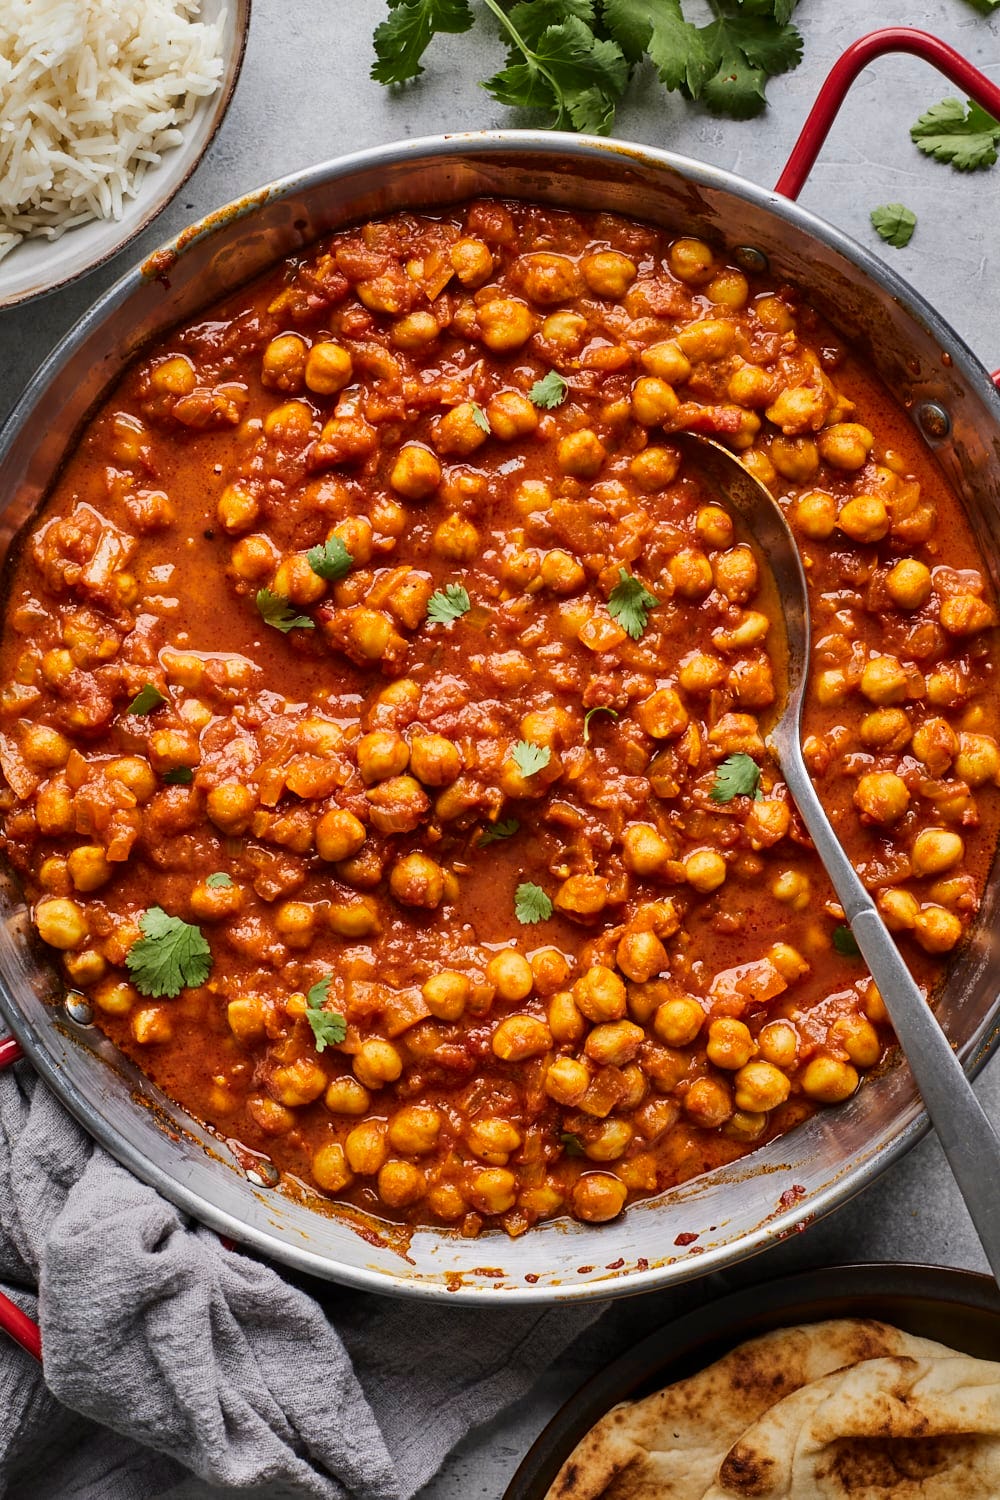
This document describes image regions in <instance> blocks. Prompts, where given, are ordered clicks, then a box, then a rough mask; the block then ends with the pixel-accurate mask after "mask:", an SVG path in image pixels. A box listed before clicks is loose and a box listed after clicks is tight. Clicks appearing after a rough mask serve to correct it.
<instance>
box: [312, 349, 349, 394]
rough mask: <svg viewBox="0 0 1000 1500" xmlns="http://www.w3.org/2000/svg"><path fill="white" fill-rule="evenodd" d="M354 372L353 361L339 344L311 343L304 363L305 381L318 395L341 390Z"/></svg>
mask: <svg viewBox="0 0 1000 1500" xmlns="http://www.w3.org/2000/svg"><path fill="white" fill-rule="evenodd" d="M353 374H354V362H353V360H352V359H351V356H350V354H349V353H348V351H347V350H346V349H344V348H342V347H341V345H340V344H334V343H332V342H325V343H320V344H313V346H312V348H311V349H310V350H309V354H308V357H307V358H306V363H305V382H306V385H307V386H308V387H309V389H310V390H311V391H315V392H316V394H317V395H319V396H333V395H335V394H336V393H337V391H342V390H343V389H344V386H345V385H347V384H348V383H349V381H350V379H351V377H352V375H353Z"/></svg>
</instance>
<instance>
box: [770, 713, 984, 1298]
mask: <svg viewBox="0 0 1000 1500" xmlns="http://www.w3.org/2000/svg"><path fill="white" fill-rule="evenodd" d="M774 748H775V750H776V751H778V755H779V759H780V761H781V769H782V772H783V774H784V777H785V781H786V783H787V785H788V789H789V791H790V792H791V794H792V796H793V798H794V800H795V805H796V806H797V808H798V810H799V812H800V814H801V816H802V821H803V822H804V823H805V825H806V828H807V829H808V831H809V835H810V837H811V838H812V841H813V843H814V844H815V845H816V852H817V853H818V855H819V857H820V859H821V860H822V862H823V864H824V866H825V867H826V871H827V874H828V875H829V876H830V879H831V881H832V882H833V887H834V890H835V891H836V892H837V896H838V897H839V899H840V904H841V905H842V906H843V908H844V915H845V917H846V918H847V921H848V922H849V923H850V926H851V931H852V932H853V933H854V937H855V939H856V941H857V944H858V947H859V948H860V949H861V952H862V955H863V957H864V960H865V962H866V963H867V965H868V968H869V970H870V972H871V976H872V978H873V979H874V981H875V983H876V984H877V985H878V987H879V991H880V993H881V995H882V999H883V1001H884V1003H885V1008H886V1010H887V1011H888V1012H889V1018H890V1020H891V1021H892V1025H893V1029H894V1031H895V1033H896V1036H897V1038H898V1040H899V1043H900V1046H901V1047H902V1049H903V1051H904V1053H905V1054H906V1059H907V1061H908V1063H909V1064H910V1070H911V1072H912V1073H913V1077H914V1079H915V1080H916V1084H917V1088H918V1089H919V1090H920V1093H921V1095H922V1097H923V1101H924V1106H925V1108H926V1110H927V1113H928V1115H929V1116H930V1118H931V1121H932V1122H933V1124H934V1128H935V1130H936V1131H937V1134H938V1139H939V1140H940V1142H941V1146H942V1148H943V1150H944V1154H945V1156H946V1157H947V1158H948V1162H949V1165H950V1166H951V1170H952V1172H953V1173H954V1175H955V1180H956V1182H957V1183H958V1186H959V1189H960V1190H961V1193H962V1197H963V1198H964V1199H965V1205H966V1207H967V1208H968V1210H969V1215H970V1217H971V1219H972V1222H973V1224H974V1225H975V1227H976V1232H977V1234H978V1235H979V1238H980V1241H981V1242H982V1246H983V1249H984V1250H985V1252H986V1258H987V1260H988V1261H989V1263H990V1266H991V1267H992V1270H993V1275H994V1276H995V1277H996V1279H997V1281H998V1282H1000V1192H998V1191H996V1190H995V1187H994V1184H995V1181H996V1166H997V1163H998V1162H1000V1138H998V1136H997V1132H996V1131H995V1130H994V1128H993V1125H992V1124H991V1123H990V1120H989V1118H988V1117H987V1115H986V1112H985V1111H984V1109H983V1107H982V1105H981V1104H980V1102H979V1100H978V1099H977V1098H976V1095H975V1094H974V1093H973V1090H972V1084H971V1083H970V1082H969V1080H968V1078H967V1077H966V1076H965V1071H964V1069H963V1068H962V1064H961V1063H960V1062H959V1060H958V1058H957V1057H956V1056H955V1053H954V1052H953V1051H952V1049H951V1044H950V1042H949V1041H948V1039H947V1037H946V1036H945V1034H944V1032H943V1031H942V1030H941V1027H940V1025H939V1023H938V1021H937V1018H936V1016H935V1015H934V1012H933V1011H932V1010H931V1008H930V1006H929V1005H928V1003H927V1001H926V1000H925V999H924V996H923V994H922V993H921V991H920V989H919V988H918V986H917V984H916V983H915V981H914V979H913V976H912V975H911V973H910V971H909V969H908V968H907V967H906V964H905V963H904V961H903V958H902V956H901V954H900V952H899V949H898V948H897V947H896V944H895V943H894V942H893V940H892V937H891V935H890V933H889V931H888V929H887V928H886V925H885V923H884V922H883V921H882V918H881V916H880V915H879V912H878V908H877V907H876V905H875V903H874V901H873V900H872V898H871V896H870V895H869V893H868V891H867V890H866V889H865V887H864V886H863V885H862V883H861V881H860V880H859V878H858V875H857V872H856V871H855V869H854V866H853V865H852V864H851V862H850V860H849V859H848V857H847V855H846V854H845V853H844V850H843V848H842V846H841V844H840V841H839V840H838V838H837V836H836V834H835V833H834V831H833V828H832V827H831V826H830V822H829V819H828V818H827V815H826V813H825V812H824V810H823V807H822V805H821V803H820V801H819V798H818V796H817V795H816V790H815V788H814V787H813V784H812V781H811V780H810V778H809V773H808V771H807V770H806V767H805V764H804V762H803V760H802V756H801V751H800V750H799V747H798V744H797V742H796V743H795V744H789V743H785V744H783V745H782V746H780V747H779V746H778V745H777V744H776V745H775V747H774Z"/></svg>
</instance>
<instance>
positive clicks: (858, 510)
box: [837, 495, 889, 542]
mask: <svg viewBox="0 0 1000 1500" xmlns="http://www.w3.org/2000/svg"><path fill="white" fill-rule="evenodd" d="M837 525H838V526H839V527H840V529H841V531H843V532H844V533H845V535H846V536H849V537H850V538H851V539H852V541H855V542H880V541H881V540H882V538H883V537H884V536H885V535H886V534H887V533H888V530H889V512H888V510H887V509H886V506H885V501H884V500H882V499H881V498H880V496H878V495H855V497H854V499H853V500H847V501H846V502H845V503H844V504H843V505H842V506H841V507H840V513H839V514H838V516H837Z"/></svg>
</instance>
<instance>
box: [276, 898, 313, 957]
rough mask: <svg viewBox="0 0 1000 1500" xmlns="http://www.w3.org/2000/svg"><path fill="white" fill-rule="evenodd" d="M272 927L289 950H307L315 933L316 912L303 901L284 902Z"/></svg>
mask: <svg viewBox="0 0 1000 1500" xmlns="http://www.w3.org/2000/svg"><path fill="white" fill-rule="evenodd" d="M274 926H275V930H276V931H277V933H278V934H279V936H280V937H281V939H282V941H283V942H284V943H286V944H287V945H288V947H289V948H308V947H309V946H310V944H311V943H312V940H313V937H314V936H315V933H316V912H315V910H314V908H313V907H311V906H310V905H308V903H307V902H305V901H285V902H283V903H282V905H281V906H279V908H278V911H277V913H276V915H275V919H274Z"/></svg>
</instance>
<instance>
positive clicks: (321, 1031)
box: [306, 974, 347, 1052]
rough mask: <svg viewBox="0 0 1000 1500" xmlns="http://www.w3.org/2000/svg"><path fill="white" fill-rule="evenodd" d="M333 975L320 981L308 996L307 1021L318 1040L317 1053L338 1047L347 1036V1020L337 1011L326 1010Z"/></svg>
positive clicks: (326, 976) (328, 975)
mask: <svg viewBox="0 0 1000 1500" xmlns="http://www.w3.org/2000/svg"><path fill="white" fill-rule="evenodd" d="M332 982H333V975H332V974H327V975H325V976H324V977H323V978H322V979H318V980H317V981H316V983H315V984H314V985H313V986H312V988H311V989H310V990H309V991H308V993H307V994H306V1005H307V1007H308V1008H307V1010H306V1020H307V1021H308V1022H309V1025H310V1026H311V1027H312V1032H313V1036H314V1038H315V1040H316V1051H317V1052H325V1051H326V1048H327V1047H336V1046H339V1044H340V1043H341V1042H342V1041H343V1040H344V1038H345V1037H346V1036H347V1020H346V1018H345V1017H344V1016H342V1015H341V1014H340V1012H339V1011H337V1010H324V1008H323V1007H324V1005H325V1004H326V999H327V995H328V994H329V992H330V985H331V984H332Z"/></svg>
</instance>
